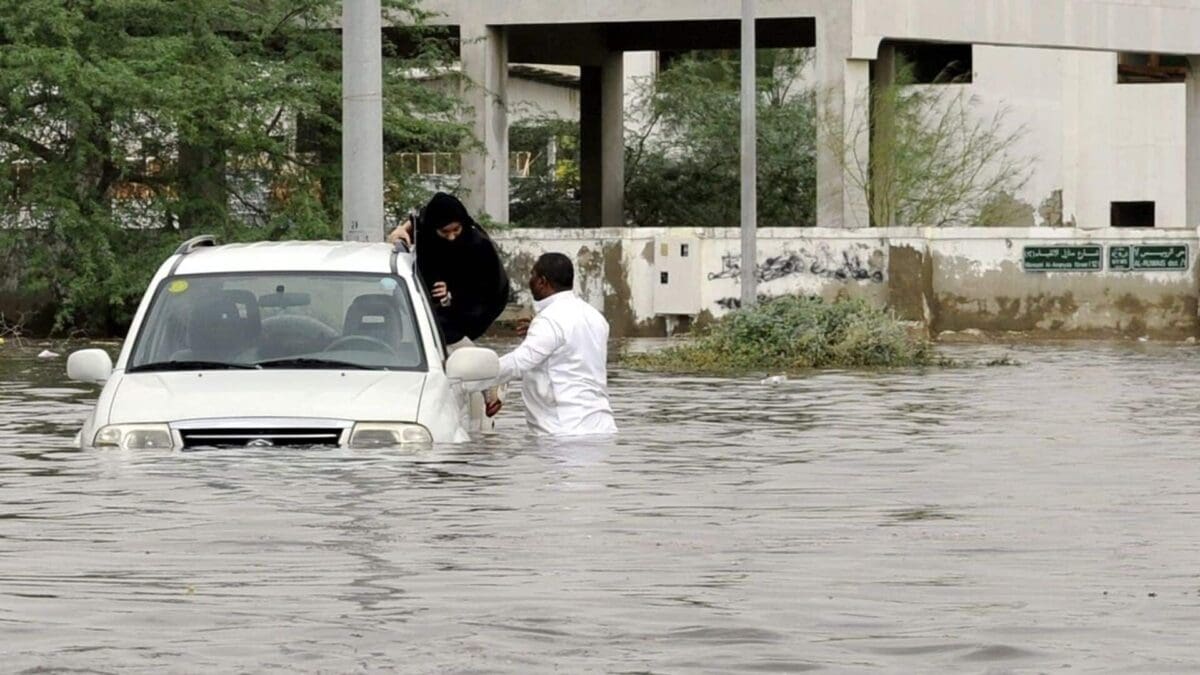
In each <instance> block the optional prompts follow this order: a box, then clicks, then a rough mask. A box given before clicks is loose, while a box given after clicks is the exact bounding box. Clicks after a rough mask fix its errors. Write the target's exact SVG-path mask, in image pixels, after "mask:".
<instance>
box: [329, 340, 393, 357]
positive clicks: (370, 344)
mask: <svg viewBox="0 0 1200 675" xmlns="http://www.w3.org/2000/svg"><path fill="white" fill-rule="evenodd" d="M349 344H360V345H362V347H360V348H365V349H366V350H367V351H373V352H386V353H388V354H391V355H393V356H395V354H396V350H395V349H393V348H392V346H391V345H389V344H388V343H386V342H384V341H383V340H380V339H379V338H373V337H371V336H370V335H343V336H342V337H340V338H338V339H336V340H334V341H333V342H330V343H329V346H328V347H326V348H325V351H327V352H331V351H334V350H336V349H339V348H344V347H345V346H346V345H349Z"/></svg>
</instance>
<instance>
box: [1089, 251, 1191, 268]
mask: <svg viewBox="0 0 1200 675" xmlns="http://www.w3.org/2000/svg"><path fill="white" fill-rule="evenodd" d="M1190 257H1191V256H1190V251H1189V250H1188V245H1187V244H1165V245H1145V246H1109V247H1108V268H1109V269H1110V270H1112V271H1114V272H1164V271H1165V272H1170V271H1175V272H1183V271H1186V270H1187V268H1188V262H1189V259H1190Z"/></svg>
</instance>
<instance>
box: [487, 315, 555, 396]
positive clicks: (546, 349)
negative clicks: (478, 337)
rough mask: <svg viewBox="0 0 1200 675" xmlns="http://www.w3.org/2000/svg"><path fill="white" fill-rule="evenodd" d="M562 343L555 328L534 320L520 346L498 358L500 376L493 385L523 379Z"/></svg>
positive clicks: (542, 319) (547, 321) (550, 324)
mask: <svg viewBox="0 0 1200 675" xmlns="http://www.w3.org/2000/svg"><path fill="white" fill-rule="evenodd" d="M562 343H563V337H562V334H561V333H560V332H559V330H558V327H557V326H555V325H554V324H553V323H552V322H551V321H549V320H548V319H546V318H544V317H537V318H535V319H534V320H533V323H531V324H529V332H528V333H526V334H525V341H524V342H522V343H521V346H519V347H517V348H516V349H514V350H513V351H511V352H509V353H507V354H505V355H504V356H502V357H500V375H498V376H497V377H496V380H495V381H494V382H493V384H494V385H499V384H504V383H505V382H511V381H513V380H516V379H519V378H521V377H523V376H524V375H525V373H527V372H529V371H530V370H533V369H534V368H537V367H538V366H540V365H541V364H542V363H543V362H544V361H545V360H546V359H548V358H550V355H551V354H553V353H554V350H556V349H558V348H559V347H561V346H562Z"/></svg>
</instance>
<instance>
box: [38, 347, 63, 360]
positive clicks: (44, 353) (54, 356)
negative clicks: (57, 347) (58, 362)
mask: <svg viewBox="0 0 1200 675" xmlns="http://www.w3.org/2000/svg"><path fill="white" fill-rule="evenodd" d="M59 356H61V354H59V353H58V352H52V351H50V350H49V349H43V350H42V353H41V354H38V355H37V357H38V358H39V359H57V358H58V357H59Z"/></svg>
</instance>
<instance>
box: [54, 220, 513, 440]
mask: <svg viewBox="0 0 1200 675" xmlns="http://www.w3.org/2000/svg"><path fill="white" fill-rule="evenodd" d="M445 354H446V348H445V345H444V344H443V343H442V339H441V335H440V331H439V330H438V327H437V324H436V322H435V319H434V316H433V312H432V311H431V309H430V306H429V300H428V294H427V293H426V291H425V289H424V288H423V286H422V284H421V281H420V277H419V275H417V274H415V273H414V270H413V257H412V255H410V254H409V253H408V252H407V250H406V249H404V248H403V247H402V245H401V246H398V247H397V248H395V249H393V248H392V247H390V246H388V245H387V244H359V243H344V242H284V243H258V244H235V245H227V246H216V245H215V241H214V240H213V238H212V237H197V238H196V239H193V240H191V241H189V242H187V243H185V244H183V245H182V246H181V247H180V248H179V249H178V250H177V251H176V252H175V254H174V255H173V256H171V258H170V259H168V260H167V261H166V262H165V263H163V265H162V267H161V268H159V270H158V273H157V274H155V276H154V279H153V281H152V282H151V283H150V288H149V289H148V290H147V292H146V295H145V297H143V298H142V302H141V305H140V306H139V307H138V310H137V314H136V315H135V316H134V319H133V324H132V325H131V326H130V329H129V336H128V338H127V339H126V341H125V344H124V346H123V348H122V349H121V354H120V357H119V358H118V359H117V362H116V365H115V366H114V364H113V363H112V359H111V358H110V357H109V356H108V354H107V353H106V352H104V351H103V350H99V349H88V350H84V351H80V352H76V353H74V354H72V355H71V356H70V358H69V359H68V361H67V374H68V375H69V376H70V377H71V379H73V380H77V381H82V382H95V383H103V384H104V388H103V390H102V391H101V393H100V398H99V400H98V401H97V403H96V409H95V411H94V412H93V413H92V415H91V416H90V417H89V418H88V419H87V421H86V422H85V423H84V427H83V429H82V431H81V432H80V434H79V443H80V445H81V446H82V447H97V448H104V447H111V448H123V449H139V448H177V449H187V448H194V447H271V446H284V445H304V446H339V447H350V448H370V447H390V446H402V445H408V444H427V443H433V442H439V443H440V442H464V441H466V440H468V439H469V436H468V433H467V429H466V427H467V426H468V425H469V423H470V420H469V419H468V413H467V408H468V403H467V400H468V395H469V392H477V391H480V390H482V389H483V388H484V387H486V386H487V384H488V382H489V381H490V380H492V379H493V378H495V377H496V375H497V373H498V370H499V359H498V357H497V356H496V353H495V352H493V351H490V350H486V349H476V348H467V349H459V350H457V351H456V352H454V354H453V356H451V357H450V358H449V359H446V358H445Z"/></svg>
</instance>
